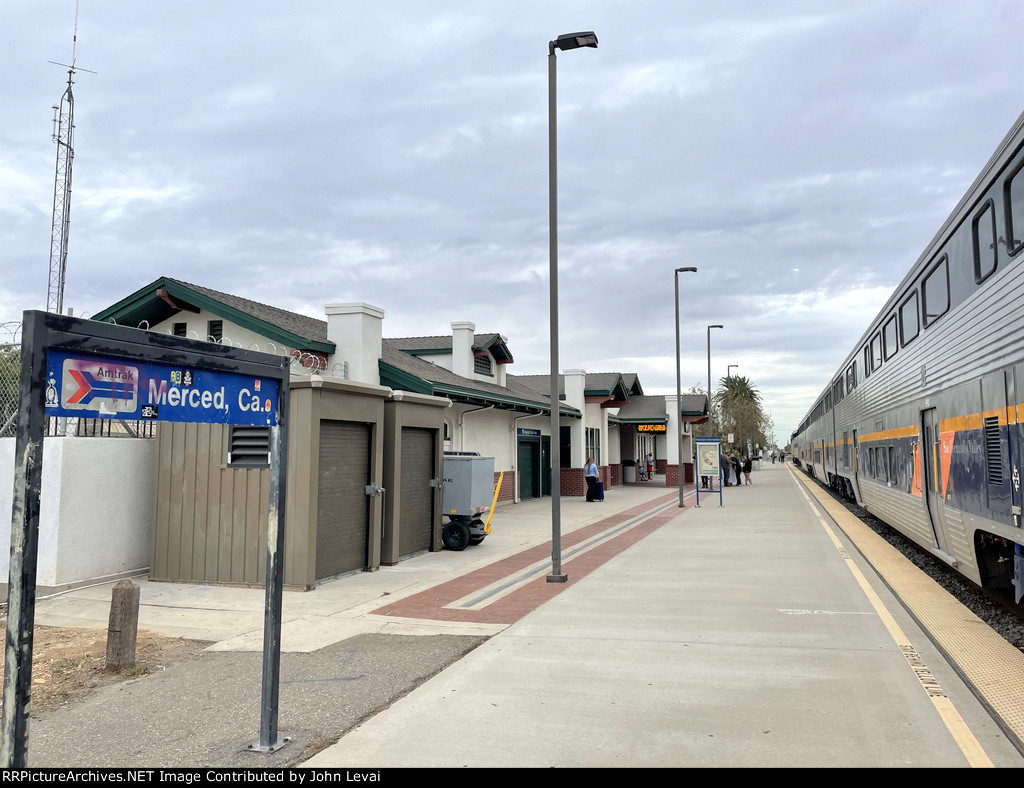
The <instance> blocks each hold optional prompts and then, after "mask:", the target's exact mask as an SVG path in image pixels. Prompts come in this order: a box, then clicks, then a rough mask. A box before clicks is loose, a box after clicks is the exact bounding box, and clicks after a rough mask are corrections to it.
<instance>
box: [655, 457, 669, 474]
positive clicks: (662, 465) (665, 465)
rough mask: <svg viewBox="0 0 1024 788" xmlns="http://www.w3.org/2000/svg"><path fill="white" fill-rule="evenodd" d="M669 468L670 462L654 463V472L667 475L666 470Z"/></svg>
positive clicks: (657, 461)
mask: <svg viewBox="0 0 1024 788" xmlns="http://www.w3.org/2000/svg"><path fill="white" fill-rule="evenodd" d="M666 468H668V460H655V461H654V472H655V473H665V469H666Z"/></svg>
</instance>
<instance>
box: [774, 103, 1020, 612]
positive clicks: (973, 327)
mask: <svg viewBox="0 0 1024 788" xmlns="http://www.w3.org/2000/svg"><path fill="white" fill-rule="evenodd" d="M1018 235H1020V236H1021V238H1017V236H1018ZM1018 392H1019V393H1018ZM791 440H792V454H793V461H794V463H796V464H797V465H798V466H799V467H801V468H802V469H803V470H805V471H806V472H807V473H808V474H810V475H811V476H814V477H816V478H817V479H819V480H821V481H822V482H823V483H826V484H828V485H829V486H831V487H832V488H833V489H834V490H836V491H837V492H838V493H840V494H842V495H844V496H846V497H848V498H849V499H852V500H856V501H857V503H859V504H860V505H861V506H862V507H863V508H864V509H866V510H867V511H869V512H870V513H871V514H873V515H875V516H876V517H878V518H879V519H881V520H883V521H885V522H886V523H888V524H889V525H891V526H893V527H894V528H896V529H897V530H899V531H900V532H902V533H903V534H904V535H905V536H907V537H908V538H910V539H912V540H913V541H915V542H916V543H917V544H919V545H920V546H922V547H924V548H926V549H927V550H929V551H930V552H931V553H932V554H934V555H935V556H936V557H938V558H939V559H941V560H942V561H945V562H946V563H947V564H949V565H950V566H951V567H954V568H955V569H956V570H957V571H959V572H960V573H962V574H963V575H965V576H967V577H969V578H970V579H971V580H973V581H974V582H975V583H977V584H978V585H980V586H983V587H993V588H1002V589H1004V590H1007V591H1009V590H1011V589H1012V590H1013V598H1014V600H1015V601H1016V602H1020V600H1021V597H1022V595H1024V547H1022V545H1024V531H1022V530H1021V526H1022V523H1021V465H1022V456H1021V452H1022V450H1024V115H1022V116H1021V117H1020V118H1018V119H1017V122H1016V123H1015V124H1014V126H1013V128H1012V129H1011V130H1010V132H1009V134H1007V136H1006V138H1005V139H1004V140H1003V142H1002V143H1001V144H1000V146H999V147H998V149H997V150H996V152H995V153H994V154H993V155H992V158H991V159H989V161H988V163H987V164H986V165H985V167H984V169H983V170H982V171H981V173H980V174H979V175H978V177H977V178H976V179H975V181H974V183H973V184H972V185H971V187H970V188H969V189H968V190H967V193H966V194H965V195H964V196H963V198H962V199H961V200H960V202H959V203H958V204H957V206H956V208H955V209H954V210H953V212H952V214H950V216H949V218H948V219H946V222H945V223H944V224H943V225H942V227H941V228H940V229H939V231H938V233H937V234H936V235H935V237H934V238H933V239H932V241H931V243H930V244H929V245H928V247H927V248H926V249H925V250H924V252H923V253H922V254H921V256H920V257H919V258H918V259H917V262H916V263H914V265H913V267H912V268H911V269H910V272H909V273H908V274H907V275H906V276H905V277H904V278H903V281H902V282H901V283H900V285H899V287H897V288H896V290H895V292H894V293H893V294H892V296H891V297H890V298H889V300H888V301H887V302H886V304H885V306H884V308H883V309H882V310H881V311H880V312H879V313H878V315H877V316H876V317H875V319H874V320H873V321H872V323H871V325H870V327H869V328H868V329H867V331H865V332H864V334H863V335H862V336H861V338H860V340H859V341H858V342H857V344H856V345H855V346H854V347H853V349H852V350H851V351H850V353H849V355H847V357H846V359H845V360H844V362H843V364H842V366H841V367H840V368H839V370H838V371H837V372H836V373H835V374H834V375H833V376H832V380H831V381H830V383H829V384H828V385H827V386H826V388H825V389H824V391H822V393H821V394H820V396H819V397H818V398H817V400H816V402H815V404H814V407H813V408H811V410H810V411H809V412H808V413H807V415H806V416H805V417H804V419H803V420H802V422H801V424H800V427H799V428H798V429H797V431H796V432H794V433H793V435H792V439H791Z"/></svg>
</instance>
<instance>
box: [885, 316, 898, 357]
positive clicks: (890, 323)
mask: <svg viewBox="0 0 1024 788" xmlns="http://www.w3.org/2000/svg"><path fill="white" fill-rule="evenodd" d="M882 339H883V340H884V344H885V360H886V361H888V360H889V359H890V358H892V357H893V356H895V355H896V351H897V350H899V349H900V343H899V336H898V331H897V325H896V315H893V316H892V317H890V318H889V319H888V320H887V321H886V322H885V328H884V329H882Z"/></svg>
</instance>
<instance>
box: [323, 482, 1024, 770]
mask: <svg viewBox="0 0 1024 788" xmlns="http://www.w3.org/2000/svg"><path fill="white" fill-rule="evenodd" d="M754 482H755V483H754V484H753V485H752V486H746V487H738V488H727V489H726V490H725V498H724V506H721V507H720V506H719V504H718V500H717V496H716V497H714V498H707V497H703V496H702V505H701V507H700V508H699V509H697V508H687V509H685V510H683V511H682V512H681V513H680V512H679V510H678V509H677V510H675V512H674V513H673V516H672V517H671V519H669V520H667V521H666V522H665V523H664V524H663V525H661V526H660V527H658V528H656V529H654V530H653V531H652V532H651V533H649V534H648V535H646V536H645V537H644V538H643V539H640V540H639V541H637V542H636V543H635V544H633V545H632V546H630V547H629V548H628V549H625V550H624V551H622V552H620V553H619V554H618V555H616V556H615V557H613V558H611V559H609V560H608V561H607V562H605V563H604V564H603V565H601V566H599V567H597V568H595V569H594V570H593V571H591V572H590V573H589V574H588V575H587V576H586V577H584V578H582V579H581V580H580V581H579V582H578V583H576V584H575V585H573V586H572V587H570V588H567V589H566V590H565V591H564V592H562V593H560V594H557V595H556V596H554V597H553V598H551V599H550V600H549V601H547V602H546V603H545V604H543V605H542V606H541V607H539V608H538V609H537V610H535V611H534V612H532V613H530V614H528V615H526V616H525V617H523V618H521V619H520V620H518V621H517V622H515V623H513V624H511V625H510V626H508V628H506V629H504V630H503V631H502V632H500V633H499V634H497V635H495V636H494V637H493V638H491V639H490V640H489V641H488V642H487V643H485V644H484V645H482V646H480V647H479V648H478V649H476V650H475V651H473V652H472V653H470V654H468V655H467V656H466V657H464V658H463V659H462V660H460V661H459V662H458V663H456V664H455V665H453V666H452V667H450V668H448V669H447V670H445V671H444V672H442V673H440V674H439V675H437V676H436V677H434V678H433V679H431V680H430V681H428V682H426V683H425V684H424V685H422V686H421V687H419V688H418V689H417V690H415V691H414V692H412V693H411V694H410V695H409V696H407V697H405V698H403V699H402V700H400V701H399V702H397V703H395V704H394V705H393V706H392V707H391V708H389V709H387V710H385V711H383V712H381V713H380V714H378V715H376V716H375V717H373V718H372V719H370V720H368V721H367V722H366V723H365V724H363V725H361V726H360V727H359V728H357V729H356V730H354V731H352V732H351V733H349V734H347V735H346V736H344V737H343V738H342V739H341V740H340V741H339V742H338V743H337V744H336V745H334V746H333V747H330V748H328V749H326V750H324V751H323V752H322V753H320V754H319V755H317V756H316V757H314V758H313V759H312V760H310V761H309V762H308V764H307V765H308V766H315V767H352V768H355V767H360V768H368V767H415V766H420V767H455V766H476V767H523V766H530V767H552V766H556V767H567V766H581V767H595V766H606V767H630V766H640V767H643V766H648V767H650V766H661V767H692V766H704V767H736V766H746V767H782V766H788V767H793V766H798V767H829V766H852V767H868V766H870V767H900V766H918V767H921V766H932V767H957V766H969V765H974V766H986V765H997V766H1022V765H1024V759H1022V757H1021V755H1020V753H1018V752H1017V750H1016V749H1015V748H1014V747H1013V745H1012V744H1011V743H1010V741H1009V740H1008V739H1007V738H1006V736H1005V735H1003V733H1002V732H1001V730H1000V729H999V727H998V725H997V724H996V723H995V722H994V721H993V720H992V718H991V717H990V716H989V714H988V713H987V712H986V711H985V709H984V708H983V707H982V706H981V704H980V703H979V702H978V700H977V699H976V698H975V697H974V696H973V695H972V693H971V692H970V691H969V689H968V688H967V687H966V686H965V685H964V684H963V682H962V681H961V680H960V678H959V677H958V675H957V673H956V671H955V670H954V669H953V668H952V667H951V666H950V665H949V664H948V663H947V662H946V661H945V660H944V658H943V657H942V656H941V655H940V654H939V652H938V651H937V650H936V649H935V648H934V647H933V646H932V644H931V642H930V641H929V640H928V638H927V636H926V635H925V634H924V633H922V632H921V631H920V630H919V629H918V628H917V627H916V625H915V624H914V623H913V621H912V620H911V619H910V617H909V616H908V615H907V614H906V613H905V611H904V610H903V608H902V607H901V606H900V605H899V603H898V602H897V601H896V600H895V599H894V598H893V597H892V596H891V594H889V593H888V591H887V590H886V589H885V588H884V586H882V584H880V583H878V582H877V579H875V580H874V581H871V585H872V586H873V587H874V590H873V592H872V593H873V594H875V595H876V596H877V597H878V599H879V600H880V601H881V603H882V605H883V606H884V610H885V611H887V612H885V613H880V612H879V610H878V609H877V608H876V606H875V605H874V604H873V602H872V600H871V599H869V597H868V595H866V593H865V589H864V588H863V587H862V585H861V584H860V582H859V580H858V579H857V577H855V575H854V574H853V573H852V572H851V570H850V569H849V568H848V566H847V561H848V560H854V559H850V556H851V555H852V554H853V553H854V550H853V549H852V546H850V547H849V548H848V547H846V546H845V545H844V546H842V548H841V549H837V546H836V544H834V543H833V541H832V539H831V537H830V535H829V533H827V532H826V530H825V529H824V528H823V527H822V525H821V523H820V522H819V520H818V516H817V515H816V514H815V512H814V511H813V510H812V507H811V505H810V503H809V502H808V500H806V499H805V498H804V497H803V496H802V494H801V493H800V492H799V487H798V481H797V479H796V478H795V477H794V475H792V474H791V472H790V471H789V470H788V469H787V468H786V467H783V466H767V467H766V468H764V469H763V470H762V471H760V472H758V473H756V474H755V475H754ZM844 539H845V537H842V536H840V540H841V541H842V540H844ZM855 563H857V564H858V565H860V564H863V561H862V560H859V559H858V560H855ZM565 569H566V571H567V572H568V573H569V575H570V577H571V576H572V574H573V571H574V567H573V562H572V561H568V562H566V564H565ZM862 571H863V572H865V573H866V574H870V570H869V569H868V568H867V566H866V565H863V566H862ZM886 617H891V620H892V621H894V622H897V623H898V626H899V627H901V628H902V630H901V631H902V632H904V633H906V637H907V638H908V639H909V641H910V643H911V644H912V648H913V649H914V652H915V655H916V659H917V664H916V665H915V664H911V663H910V662H909V661H908V657H907V656H906V649H905V648H901V645H900V644H899V643H897V641H896V640H894V638H893V636H892V634H891V630H890V628H889V627H888V626H887V623H886V621H885V620H883V619H885V618H886ZM922 676H924V677H927V680H924V679H922ZM1009 678H1010V679H1011V680H1015V681H1016V680H1017V679H1019V676H1018V677H1009ZM936 687H941V690H940V691H938V692H936V690H935V688H936ZM936 695H941V696H942V697H943V698H944V699H945V700H946V701H948V704H949V706H951V707H952V708H953V713H954V722H952V723H950V718H949V717H948V715H947V714H946V711H945V710H943V709H939V708H937V707H936V705H935V703H934V696H936ZM957 719H958V720H960V722H959V723H957V722H956V721H955V720H957ZM439 721H442V724H438V722H439ZM456 729H458V730H459V731H463V732H475V733H472V734H469V735H466V736H464V737H460V736H458V735H453V732H454V731H455V730H456ZM462 742H464V743H462Z"/></svg>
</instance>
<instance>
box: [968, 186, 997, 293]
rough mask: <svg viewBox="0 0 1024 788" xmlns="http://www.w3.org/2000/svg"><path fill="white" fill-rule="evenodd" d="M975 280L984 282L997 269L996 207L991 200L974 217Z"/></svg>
mask: <svg viewBox="0 0 1024 788" xmlns="http://www.w3.org/2000/svg"><path fill="white" fill-rule="evenodd" d="M973 227H974V281H975V282H977V283H978V284H981V283H982V282H984V281H985V280H986V279H987V278H988V277H989V276H990V275H991V274H992V272H993V271H995V270H996V208H995V203H993V202H992V200H989V201H988V202H986V203H985V207H984V208H983V209H982V210H981V213H979V214H978V215H977V216H975V217H974V225H973Z"/></svg>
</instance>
